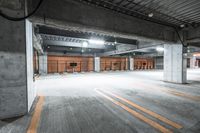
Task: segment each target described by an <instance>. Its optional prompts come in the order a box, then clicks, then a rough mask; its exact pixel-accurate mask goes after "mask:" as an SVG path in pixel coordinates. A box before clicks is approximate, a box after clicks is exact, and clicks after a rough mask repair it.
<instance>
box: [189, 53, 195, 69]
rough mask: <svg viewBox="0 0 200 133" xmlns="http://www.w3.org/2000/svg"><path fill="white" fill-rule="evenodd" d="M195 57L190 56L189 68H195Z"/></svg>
mask: <svg viewBox="0 0 200 133" xmlns="http://www.w3.org/2000/svg"><path fill="white" fill-rule="evenodd" d="M195 62H196V57H195V56H192V57H191V58H190V68H195Z"/></svg>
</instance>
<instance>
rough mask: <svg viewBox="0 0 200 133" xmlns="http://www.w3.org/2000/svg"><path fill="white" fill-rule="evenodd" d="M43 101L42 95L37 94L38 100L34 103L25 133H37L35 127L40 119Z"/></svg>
mask: <svg viewBox="0 0 200 133" xmlns="http://www.w3.org/2000/svg"><path fill="white" fill-rule="evenodd" d="M43 103H44V96H39V100H38V102H37V104H36V107H35V110H34V113H33V116H32V119H31V123H30V125H29V127H28V130H27V133H37V127H38V123H39V120H40V116H41V112H42V106H43Z"/></svg>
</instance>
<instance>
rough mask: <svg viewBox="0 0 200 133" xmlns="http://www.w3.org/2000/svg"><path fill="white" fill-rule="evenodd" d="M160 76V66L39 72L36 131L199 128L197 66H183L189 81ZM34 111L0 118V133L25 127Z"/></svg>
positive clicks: (122, 132) (129, 132)
mask: <svg viewBox="0 0 200 133" xmlns="http://www.w3.org/2000/svg"><path fill="white" fill-rule="evenodd" d="M162 79H163V76H162V71H145V72H144V71H143V72H141V71H134V72H102V73H83V74H65V75H49V76H44V77H40V78H39V79H38V80H37V81H36V84H35V86H36V88H37V89H38V94H39V95H40V96H44V101H43V103H42V105H41V116H39V118H38V120H39V122H38V124H36V126H35V127H34V128H35V130H37V132H38V133H135V132H140V133H141V132H145V133H152V132H184V133H190V132H191V133H194V132H196V133H199V132H200V69H189V70H188V83H189V84H184V85H182V84H172V83H166V82H162V81H161V80H162ZM40 98H41V97H39V101H40ZM127 100H128V101H127ZM37 105H38V102H37V101H36V102H35V105H34V107H35V106H36V108H37ZM38 107H39V106H38ZM34 112H35V110H34V109H33V110H32V112H31V113H30V114H29V115H26V116H24V117H21V118H17V119H14V120H6V121H0V133H7V132H9V133H25V132H27V129H28V127H29V124H30V123H31V120H32V119H33V117H35V116H34V115H32V114H34ZM32 116H33V117H32ZM36 116H37V115H36ZM36 119H37V118H36ZM33 124H35V123H33Z"/></svg>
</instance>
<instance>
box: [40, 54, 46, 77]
mask: <svg viewBox="0 0 200 133" xmlns="http://www.w3.org/2000/svg"><path fill="white" fill-rule="evenodd" d="M39 74H41V75H45V74H47V53H44V54H43V55H40V56H39Z"/></svg>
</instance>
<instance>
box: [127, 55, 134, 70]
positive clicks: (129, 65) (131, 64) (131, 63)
mask: <svg viewBox="0 0 200 133" xmlns="http://www.w3.org/2000/svg"><path fill="white" fill-rule="evenodd" d="M128 68H129V70H130V71H133V70H134V59H133V58H132V57H131V56H129V57H128Z"/></svg>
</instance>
